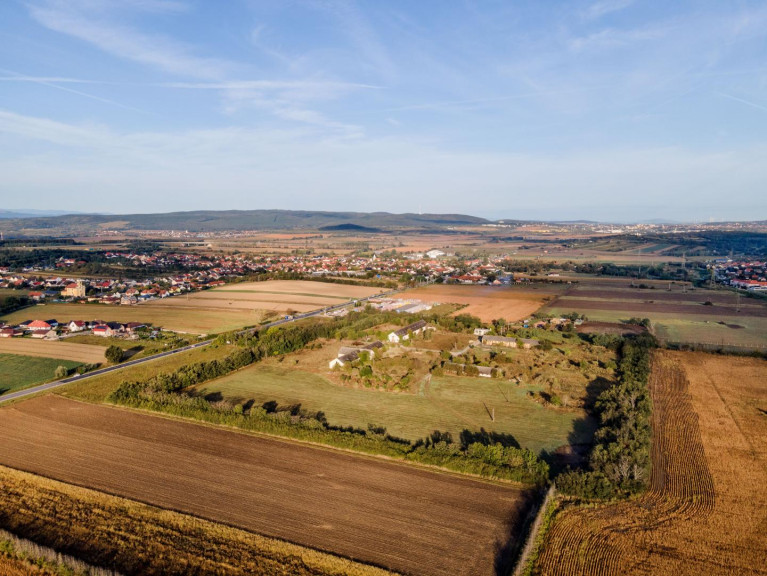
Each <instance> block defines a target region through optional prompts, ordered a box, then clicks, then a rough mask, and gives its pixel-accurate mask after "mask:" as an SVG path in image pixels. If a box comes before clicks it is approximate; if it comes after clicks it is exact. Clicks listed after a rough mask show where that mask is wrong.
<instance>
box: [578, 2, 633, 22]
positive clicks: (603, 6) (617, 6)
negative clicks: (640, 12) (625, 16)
mask: <svg viewBox="0 0 767 576" xmlns="http://www.w3.org/2000/svg"><path fill="white" fill-rule="evenodd" d="M634 2H635V0H599V1H598V2H594V3H593V4H591V5H590V6H589V7H588V8H586V10H585V11H584V16H585V17H586V18H587V19H589V20H594V19H597V18H601V17H602V16H606V15H607V14H611V13H613V12H618V11H620V10H624V9H625V8H628V7H629V6H631V5H632V4H633V3H634Z"/></svg>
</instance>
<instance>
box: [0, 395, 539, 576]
mask: <svg viewBox="0 0 767 576" xmlns="http://www.w3.org/2000/svg"><path fill="white" fill-rule="evenodd" d="M0 413H2V415H1V416H0V435H2V437H3V438H4V442H3V443H2V444H0V463H2V464H3V465H6V466H9V467H12V468H17V469H21V470H24V471H28V472H32V473H35V474H40V475H43V476H46V477H49V478H54V479H56V480H60V481H63V482H68V483H73V484H77V485H83V486H87V487H90V488H93V489H96V490H101V491H105V492H108V493H111V494H116V495H119V496H123V497H127V498H132V499H136V500H140V501H143V502H146V503H148V504H152V505H156V506H160V507H163V508H170V509H173V510H178V511H181V512H185V513H190V514H194V515H196V516H199V517H202V518H207V519H210V520H215V521H219V522H224V523H227V524H230V525H233V526H238V527H241V528H244V529H247V530H252V531H254V532H256V533H259V534H263V535H266V536H269V537H274V538H280V539H283V540H287V541H289V542H295V543H297V544H300V545H304V546H309V547H311V548H315V549H321V550H325V551H328V552H332V553H336V554H339V555H341V556H345V557H349V558H356V559H360V560H362V561H365V562H369V563H374V564H377V565H380V566H385V567H388V568H391V569H394V570H398V571H403V572H406V573H411V574H472V575H475V574H476V575H482V574H488V575H490V574H494V573H495V567H494V562H495V560H496V552H497V550H498V548H497V546H499V545H500V546H503V545H504V544H506V543H507V542H508V541H509V539H510V538H511V539H512V540H513V539H514V538H516V530H517V529H518V528H517V527H518V526H519V525H520V522H521V521H522V519H523V518H524V513H525V509H526V508H527V503H528V502H529V498H530V495H529V494H528V492H527V491H526V490H524V489H521V488H517V487H514V486H512V485H510V484H504V483H497V482H487V481H480V480H476V479H471V478H467V477H461V476H458V475H454V474H448V473H440V472H435V471H431V470H427V469H424V468H419V467H414V466H410V465H405V464H401V463H395V462H390V461H386V460H382V459H378V458H369V457H361V456H358V455H352V454H349V453H344V452H339V451H334V450H328V449H322V448H318V447H314V446H309V445H302V444H297V443H292V442H286V441H281V440H277V439H273V438H265V437H255V436H252V435H246V434H240V433H237V432H234V431H230V430H224V429H220V428H213V427H209V426H203V425H199V424H194V423H190V422H181V421H177V420H170V419H167V418H162V417H158V416H153V415H146V414H140V413H136V412H133V411H129V410H122V409H118V408H111V407H106V406H97V405H93V404H84V403H80V402H75V401H72V400H67V399H64V398H61V397H58V396H44V397H39V398H34V399H32V400H29V401H26V402H22V403H19V404H15V405H13V406H10V407H5V408H1V409H0ZM31 431H34V433H33V434H32V433H30V432H31Z"/></svg>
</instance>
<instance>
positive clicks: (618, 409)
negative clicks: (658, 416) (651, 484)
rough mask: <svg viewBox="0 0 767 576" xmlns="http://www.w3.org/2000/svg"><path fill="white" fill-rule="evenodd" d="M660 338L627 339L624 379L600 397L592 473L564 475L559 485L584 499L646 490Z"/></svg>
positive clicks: (623, 351)
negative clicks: (653, 366)
mask: <svg viewBox="0 0 767 576" xmlns="http://www.w3.org/2000/svg"><path fill="white" fill-rule="evenodd" d="M655 346H656V341H655V339H654V338H653V337H652V336H651V335H649V334H642V335H639V336H633V337H626V338H625V339H624V340H623V343H622V345H621V347H620V355H621V360H620V363H619V365H618V371H619V375H620V380H619V382H618V383H617V384H615V385H613V386H611V387H610V388H608V389H607V390H605V391H604V392H602V394H600V395H599V397H598V399H597V401H596V404H595V410H596V413H597V415H598V417H599V428H598V429H597V432H596V434H595V444H594V447H593V449H592V451H591V456H590V459H589V470H588V471H585V472H584V471H571V472H566V473H564V474H562V475H560V476H559V478H558V479H557V485H558V487H559V489H560V490H561V491H562V492H563V493H565V494H570V495H573V496H580V497H584V498H612V497H615V496H619V495H622V494H632V493H637V492H640V491H641V490H643V489H644V488H645V487H646V485H647V482H648V480H649V476H650V464H651V458H650V445H651V440H652V438H651V433H652V430H651V425H650V413H651V408H652V406H651V400H650V392H649V388H648V380H649V376H650V363H651V362H650V361H651V353H652V350H653V348H655Z"/></svg>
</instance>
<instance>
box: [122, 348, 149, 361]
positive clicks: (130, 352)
mask: <svg viewBox="0 0 767 576" xmlns="http://www.w3.org/2000/svg"><path fill="white" fill-rule="evenodd" d="M143 350H144V347H143V346H134V347H133V348H128V349H127V350H123V362H124V361H125V360H129V359H130V358H132V357H133V356H135V355H136V354H138V353H139V352H141V351H143Z"/></svg>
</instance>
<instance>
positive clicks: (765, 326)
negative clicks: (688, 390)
mask: <svg viewBox="0 0 767 576" xmlns="http://www.w3.org/2000/svg"><path fill="white" fill-rule="evenodd" d="M545 311H546V312H547V313H551V314H554V315H561V314H567V313H570V312H573V311H576V312H582V313H583V314H585V315H586V317H587V318H588V319H589V320H594V321H597V322H621V321H622V320H628V319H629V318H632V317H635V316H636V317H641V318H649V319H650V321H651V322H652V327H653V332H654V333H655V334H656V335H657V336H658V338H659V339H660V340H662V341H663V342H669V343H672V344H690V345H694V344H704V345H708V346H731V347H734V348H760V349H765V348H767V318H763V317H756V316H705V315H692V314H685V315H680V314H663V313H657V312H656V313H652V312H645V313H638V312H621V311H619V310H591V309H583V310H578V308H577V307H574V308H559V307H554V308H547V309H546V310H545Z"/></svg>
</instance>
